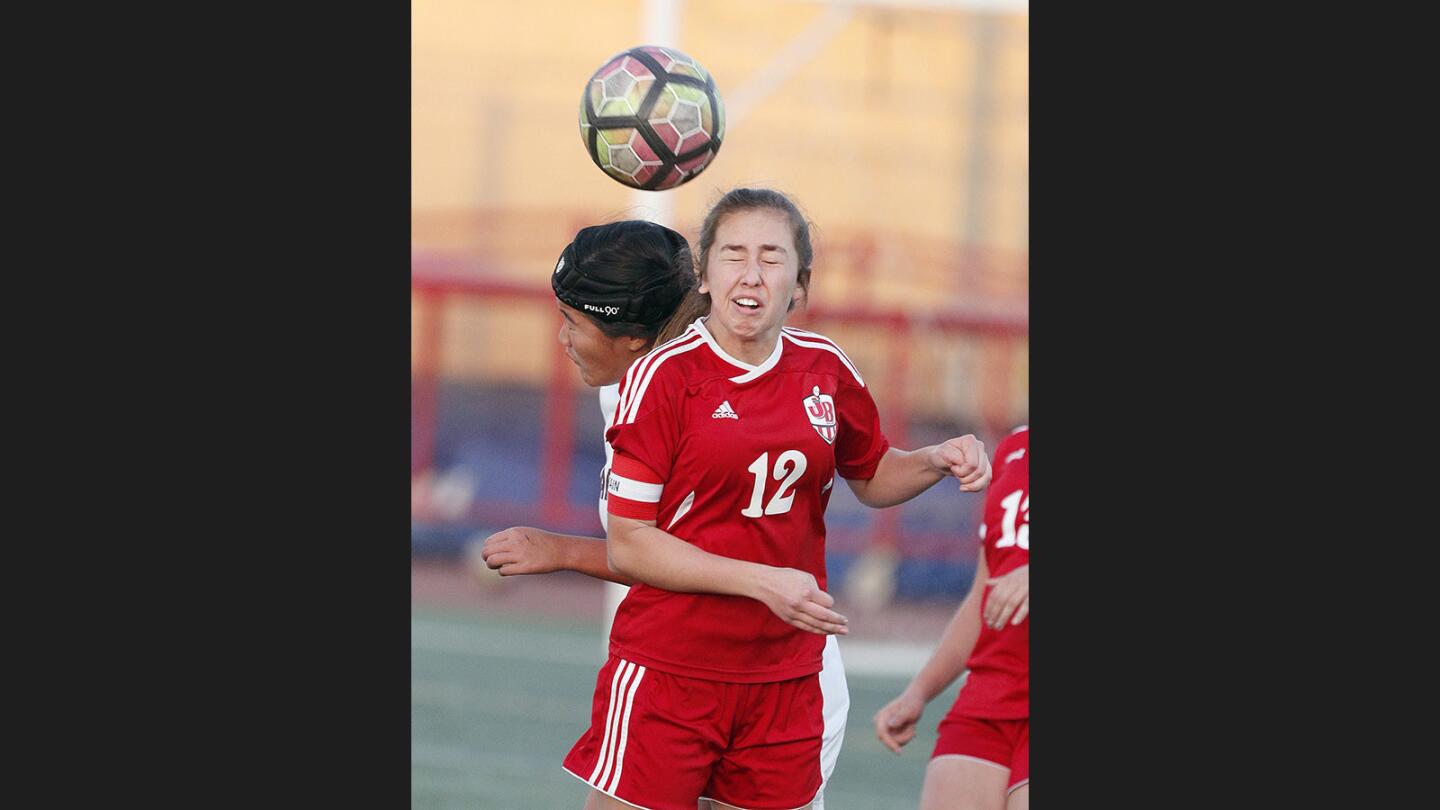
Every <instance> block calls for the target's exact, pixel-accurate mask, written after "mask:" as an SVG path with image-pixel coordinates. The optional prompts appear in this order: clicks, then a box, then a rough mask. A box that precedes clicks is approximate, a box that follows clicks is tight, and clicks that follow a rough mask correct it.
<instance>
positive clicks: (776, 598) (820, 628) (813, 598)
mask: <svg viewBox="0 0 1440 810" xmlns="http://www.w3.org/2000/svg"><path fill="white" fill-rule="evenodd" d="M755 598H757V599H759V600H760V601H761V602H764V603H765V606H766V607H768V608H770V611H771V612H772V613H774V614H775V615H776V616H779V617H780V618H781V619H782V620H784V622H785V623H786V624H789V625H791V626H793V627H798V628H800V629H801V630H804V631H806V632H807V633H815V634H817V635H822V636H828V635H842V636H843V635H845V634H847V633H849V632H850V628H849V627H847V626H846V625H847V624H848V623H849V621H850V620H849V619H847V618H845V617H844V616H842V615H840V614H839V613H836V612H835V611H833V610H831V609H830V607H831V606H832V605H834V604H835V597H833V596H831V595H830V594H828V593H826V592H824V591H822V590H820V584H819V583H818V582H816V581H815V576H814V575H813V574H811V573H809V572H808V571H801V570H799V569H798V568H775V567H771V566H766V567H765V570H764V573H763V575H762V578H761V583H760V591H759V594H758V595H757V596H756V597H755Z"/></svg>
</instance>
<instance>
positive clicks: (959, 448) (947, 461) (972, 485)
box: [930, 433, 990, 492]
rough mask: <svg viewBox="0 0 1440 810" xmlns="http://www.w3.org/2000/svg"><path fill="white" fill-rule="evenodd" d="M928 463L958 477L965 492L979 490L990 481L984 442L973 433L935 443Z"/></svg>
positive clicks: (988, 463) (988, 461)
mask: <svg viewBox="0 0 1440 810" xmlns="http://www.w3.org/2000/svg"><path fill="white" fill-rule="evenodd" d="M930 463H931V464H934V465H935V467H936V469H939V470H943V471H945V472H948V473H950V474H951V475H953V476H955V477H956V478H958V479H960V489H961V490H963V491H965V492H980V491H982V490H984V489H985V487H986V486H987V485H989V483H990V457H989V456H987V455H985V443H984V442H982V441H980V440H979V439H977V438H975V435H974V434H973V433H967V434H965V435H964V436H960V437H959V438H955V439H949V440H947V441H946V442H945V443H944V444H939V445H936V446H935V449H934V450H933V451H931V453H930Z"/></svg>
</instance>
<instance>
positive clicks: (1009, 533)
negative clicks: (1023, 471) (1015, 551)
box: [995, 489, 1030, 550]
mask: <svg viewBox="0 0 1440 810" xmlns="http://www.w3.org/2000/svg"><path fill="white" fill-rule="evenodd" d="M1022 498H1023V499H1024V502H1023V503H1022V502H1021V499H1022ZM1000 506H1002V507H1003V508H1004V509H1005V517H1004V518H1002V519H1001V521H1000V539H999V540H996V541H995V547H996V548H1007V547H1009V546H1019V547H1020V548H1023V549H1027V550H1028V549H1029V548H1030V495H1029V493H1027V492H1025V490H1023V489H1017V490H1015V491H1014V492H1012V493H1010V494H1009V495H1006V496H1005V497H1004V499H1002V500H1001V501H1000ZM1018 512H1024V513H1025V514H1023V515H1021V516H1020V518H1021V519H1022V520H1024V521H1025V522H1024V523H1022V524H1020V528H1019V530H1018V531H1017V530H1016V528H1015V522H1016V521H1015V515H1016V513H1018Z"/></svg>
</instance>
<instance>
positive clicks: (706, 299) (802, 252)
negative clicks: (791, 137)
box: [655, 188, 815, 346]
mask: <svg viewBox="0 0 1440 810" xmlns="http://www.w3.org/2000/svg"><path fill="white" fill-rule="evenodd" d="M755 208H769V209H772V210H775V211H779V212H781V213H783V214H784V215H785V216H786V218H788V219H789V220H790V231H791V235H792V236H793V237H794V239H795V250H796V251H797V252H798V253H799V256H798V257H797V259H798V261H799V265H800V267H799V271H798V274H797V276H796V284H797V286H798V287H799V288H800V289H801V290H804V291H805V292H806V293H807V294H808V293H809V292H810V271H811V263H812V262H814V260H815V248H814V247H813V246H812V245H811V244H810V223H809V221H807V220H806V219H805V215H804V214H802V213H800V208H799V207H798V206H796V205H795V203H793V202H791V200H790V198H789V197H786V196H785V195H784V194H781V193H780V192H778V191H775V190H773V189H768V188H737V189H731V190H730V191H729V192H727V193H726V194H725V195H724V196H723V197H721V198H720V200H719V201H718V202H716V203H715V204H714V205H713V206H711V207H710V211H709V213H707V214H706V215H705V221H704V223H703V224H702V225H701V226H700V254H699V257H698V259H697V260H696V262H695V272H696V275H697V277H698V278H699V279H700V280H701V281H703V280H704V279H705V265H706V263H707V262H708V261H709V259H710V248H711V247H712V246H714V244H715V230H716V229H717V228H718V227H719V226H720V220H721V219H723V218H724V217H725V216H726V215H727V214H733V213H735V212H737V211H749V210H752V209H755ZM807 297H808V295H807ZM794 308H795V301H794V299H791V301H790V309H794ZM709 314H710V294H709V293H702V292H700V286H699V285H698V284H697V285H696V286H694V287H691V288H690V290H689V292H687V293H686V294H685V297H684V298H682V299H681V300H680V305H679V306H678V307H676V309H675V314H674V315H671V316H670V319H669V320H668V321H666V322H665V325H664V326H663V327H661V328H660V334H659V335H658V336H656V338H655V345H657V346H658V345H659V344H661V343H664V342H666V341H668V340H673V339H674V338H677V337H679V336H680V335H681V334H682V333H683V332H684V331H685V329H686V328H687V327H689V326H690V324H692V323H694V321H695V319H696V318H699V317H701V316H702V315H709Z"/></svg>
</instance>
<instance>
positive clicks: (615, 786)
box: [601, 666, 645, 793]
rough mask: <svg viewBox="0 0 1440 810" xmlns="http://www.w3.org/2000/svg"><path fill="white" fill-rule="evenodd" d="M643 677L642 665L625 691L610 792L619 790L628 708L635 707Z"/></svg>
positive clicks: (623, 768)
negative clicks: (618, 742) (618, 745)
mask: <svg viewBox="0 0 1440 810" xmlns="http://www.w3.org/2000/svg"><path fill="white" fill-rule="evenodd" d="M643 677H645V667H643V666H642V667H639V668H638V669H637V670H636V671H635V679H634V680H632V681H630V691H629V692H627V693H625V716H624V717H623V718H622V719H621V720H620V748H619V749H617V750H616V752H615V778H614V779H613V780H612V781H611V782H610V786H609V791H610V792H611V793H615V792H618V791H619V790H620V773H621V772H622V771H624V770H625V743H626V742H628V741H629V739H630V710H631V709H633V708H635V690H636V689H639V688H640V679H641V678H643ZM601 781H602V782H603V781H604V780H603V779H602V780H601ZM601 789H602V790H604V789H605V788H601Z"/></svg>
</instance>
